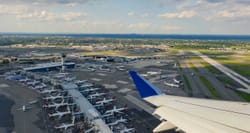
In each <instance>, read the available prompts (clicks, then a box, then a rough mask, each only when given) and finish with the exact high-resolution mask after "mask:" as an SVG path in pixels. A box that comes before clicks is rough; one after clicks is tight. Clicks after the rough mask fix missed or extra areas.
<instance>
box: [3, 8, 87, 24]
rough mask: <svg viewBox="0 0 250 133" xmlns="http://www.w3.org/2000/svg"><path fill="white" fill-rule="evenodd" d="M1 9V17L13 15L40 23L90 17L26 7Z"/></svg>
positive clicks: (84, 14)
mask: <svg viewBox="0 0 250 133" xmlns="http://www.w3.org/2000/svg"><path fill="white" fill-rule="evenodd" d="M0 9H1V10H0V15H13V16H15V17H16V18H18V19H32V20H39V21H73V20H78V19H82V18H84V17H86V16H87V15H88V14H87V13H82V12H64V13H55V12H48V11H45V10H42V11H37V10H34V9H31V8H29V6H26V5H0Z"/></svg>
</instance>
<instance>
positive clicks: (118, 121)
mask: <svg viewBox="0 0 250 133" xmlns="http://www.w3.org/2000/svg"><path fill="white" fill-rule="evenodd" d="M126 122H127V119H124V118H122V117H121V118H120V119H118V120H116V121H114V122H112V123H108V125H109V126H114V125H117V124H119V123H126Z"/></svg>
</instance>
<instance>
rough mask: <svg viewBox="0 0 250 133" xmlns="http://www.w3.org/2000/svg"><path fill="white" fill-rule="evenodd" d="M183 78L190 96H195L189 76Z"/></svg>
mask: <svg viewBox="0 0 250 133" xmlns="http://www.w3.org/2000/svg"><path fill="white" fill-rule="evenodd" d="M183 78H184V82H185V84H186V85H187V88H188V95H189V96H192V95H193V93H192V90H193V89H192V87H191V84H190V83H189V81H188V78H187V76H185V75H183Z"/></svg>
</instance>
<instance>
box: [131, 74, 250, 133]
mask: <svg viewBox="0 0 250 133" xmlns="http://www.w3.org/2000/svg"><path fill="white" fill-rule="evenodd" d="M129 73H130V75H131V77H132V79H133V81H134V83H135V85H136V88H137V90H138V92H139V94H140V96H141V98H143V99H144V100H146V101H147V102H149V103H152V104H153V105H155V106H156V107H157V108H156V109H155V111H154V113H153V114H154V115H156V116H158V117H160V118H159V119H160V120H162V123H161V124H160V125H159V126H157V127H156V128H155V129H154V132H160V131H165V130H170V129H180V130H183V131H185V132H187V133H249V132H250V126H249V123H250V103H246V102H232V101H219V100H208V99H198V98H188V97H180V96H170V95H166V94H163V93H162V92H161V91H160V90H159V89H158V88H157V87H155V86H154V85H153V84H151V83H150V82H149V81H147V80H146V79H144V78H143V77H141V76H140V75H139V74H137V73H136V72H135V71H130V72H129Z"/></svg>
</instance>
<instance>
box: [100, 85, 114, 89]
mask: <svg viewBox="0 0 250 133" xmlns="http://www.w3.org/2000/svg"><path fill="white" fill-rule="evenodd" d="M103 85H104V87H105V88H108V89H116V88H117V85H115V84H103Z"/></svg>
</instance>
